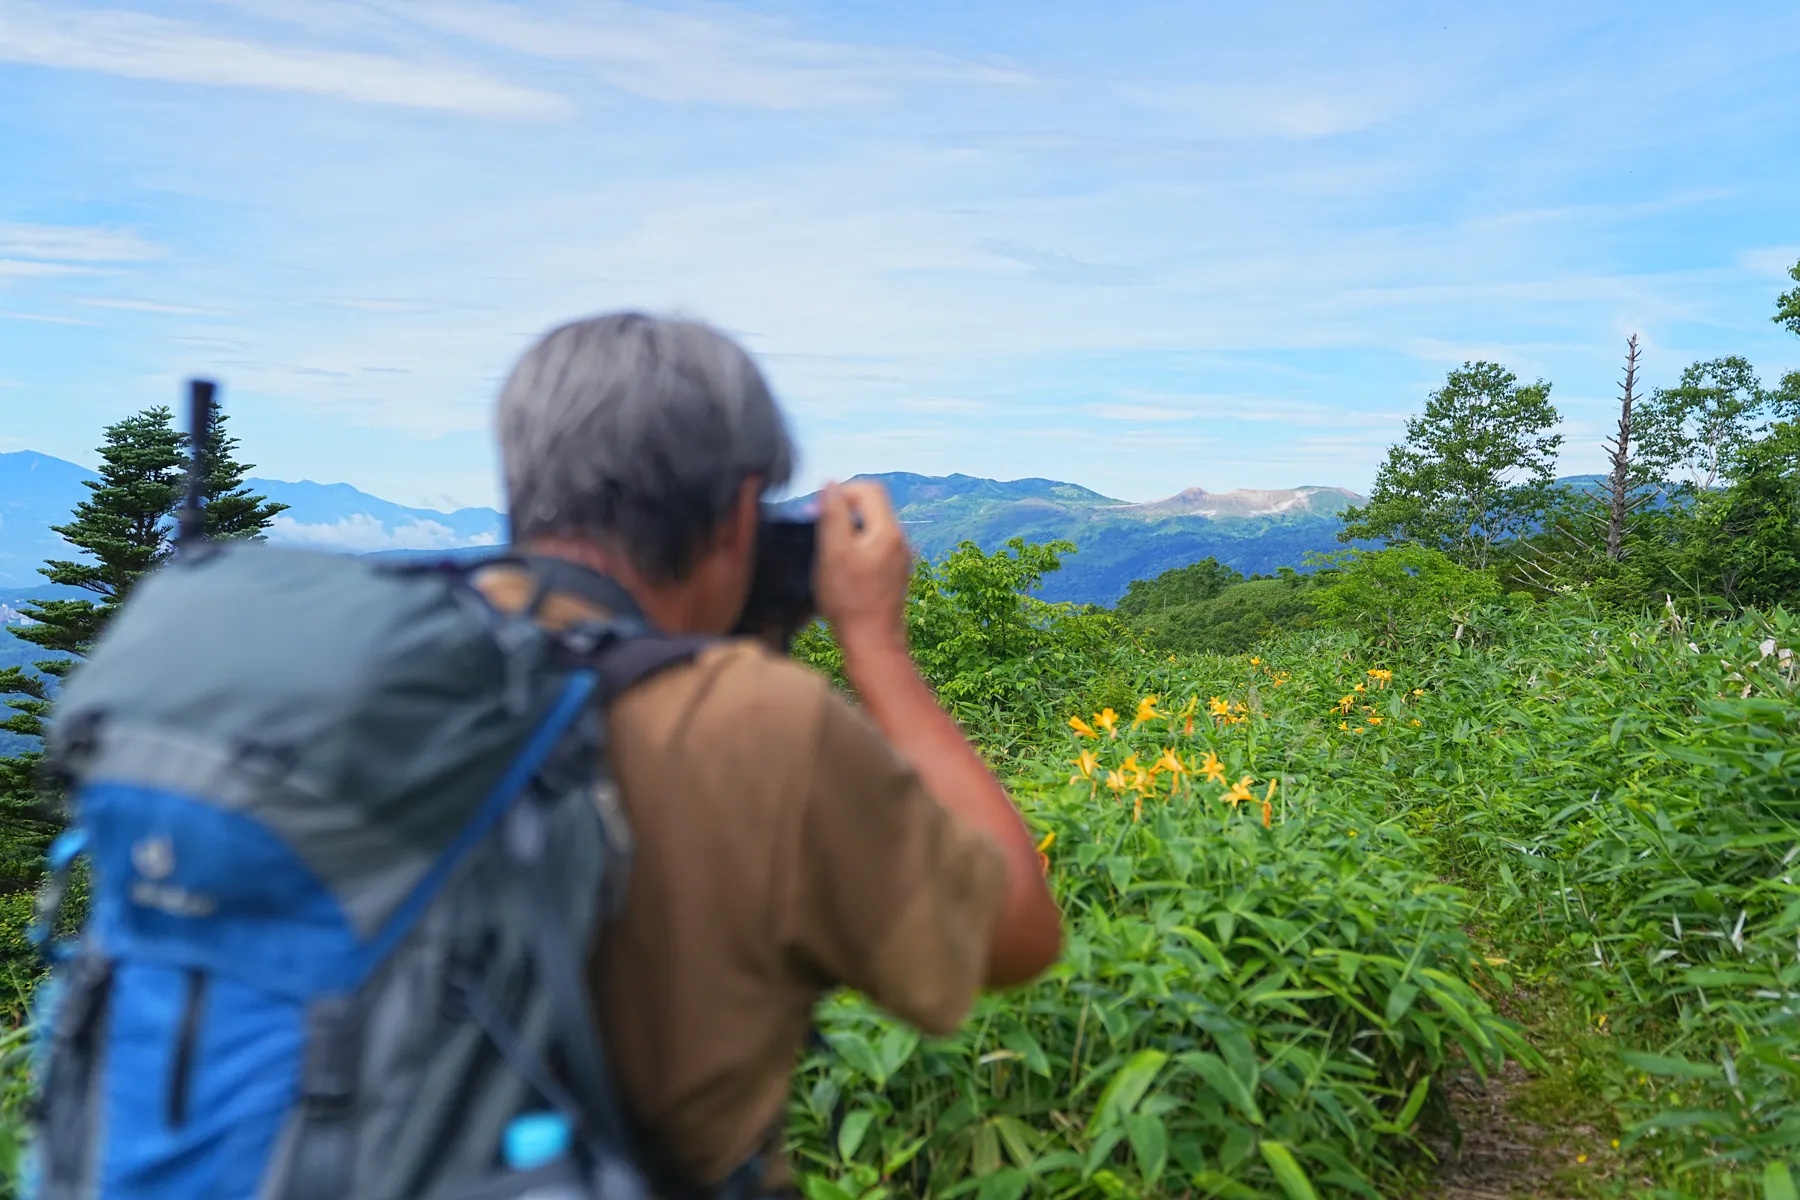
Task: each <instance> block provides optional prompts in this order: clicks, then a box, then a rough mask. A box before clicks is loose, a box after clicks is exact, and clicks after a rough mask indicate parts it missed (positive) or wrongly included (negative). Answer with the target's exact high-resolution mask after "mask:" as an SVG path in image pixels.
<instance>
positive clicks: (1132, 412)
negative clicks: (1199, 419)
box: [1088, 404, 1194, 421]
mask: <svg viewBox="0 0 1800 1200" xmlns="http://www.w3.org/2000/svg"><path fill="white" fill-rule="evenodd" d="M1088 412H1089V413H1090V414H1092V415H1093V416H1095V417H1098V418H1099V419H1100V420H1102V421H1186V420H1190V419H1191V418H1192V417H1193V416H1194V414H1193V413H1192V412H1184V411H1183V410H1181V409H1179V408H1164V407H1160V406H1158V405H1154V404H1096V405H1094V406H1093V407H1092V408H1090V409H1088Z"/></svg>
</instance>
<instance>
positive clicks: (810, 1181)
mask: <svg viewBox="0 0 1800 1200" xmlns="http://www.w3.org/2000/svg"><path fill="white" fill-rule="evenodd" d="M800 1190H801V1191H803V1192H805V1193H806V1200H856V1197H855V1195H853V1194H852V1193H850V1192H847V1191H845V1190H844V1189H843V1188H841V1187H839V1186H838V1185H837V1184H835V1183H833V1182H831V1180H829V1179H827V1178H825V1177H824V1176H823V1175H808V1176H807V1177H806V1178H805V1179H803V1180H802V1181H801V1183H800Z"/></svg>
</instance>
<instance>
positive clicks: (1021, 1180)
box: [975, 1167, 1031, 1200]
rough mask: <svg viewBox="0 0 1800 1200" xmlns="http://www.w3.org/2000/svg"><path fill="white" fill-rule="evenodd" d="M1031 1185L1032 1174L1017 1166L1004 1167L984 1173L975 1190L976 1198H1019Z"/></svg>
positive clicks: (1006, 1199)
mask: <svg viewBox="0 0 1800 1200" xmlns="http://www.w3.org/2000/svg"><path fill="white" fill-rule="evenodd" d="M1030 1186H1031V1176H1029V1175H1027V1174H1026V1173H1025V1172H1023V1171H1021V1170H1019V1168H1017V1167H1002V1168H1001V1169H1000V1170H998V1171H995V1172H994V1173H993V1174H991V1175H984V1176H982V1179H981V1186H980V1188H978V1189H977V1190H976V1192H975V1197H976V1200H1019V1197H1020V1196H1023V1195H1024V1194H1025V1190H1026V1189H1027V1188H1029V1187H1030Z"/></svg>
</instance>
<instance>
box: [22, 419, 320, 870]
mask: <svg viewBox="0 0 1800 1200" xmlns="http://www.w3.org/2000/svg"><path fill="white" fill-rule="evenodd" d="M209 429H210V433H209V436H208V438H207V442H206V446H205V447H204V448H203V450H202V452H201V453H202V459H201V461H202V464H203V466H204V467H205V469H206V486H205V488H204V491H203V499H204V502H205V505H206V518H207V519H206V527H207V532H208V534H209V535H211V536H214V537H219V538H234V539H248V538H256V539H260V536H261V534H262V531H263V530H264V529H266V528H267V527H268V525H269V523H270V521H271V520H273V519H274V517H275V515H276V514H277V513H279V512H281V511H282V510H283V509H285V508H286V505H282V504H275V503H271V502H269V501H268V500H267V499H266V498H265V497H263V496H259V495H257V494H255V493H254V492H253V491H252V490H251V489H250V488H249V487H247V486H246V485H245V482H244V480H245V476H246V475H247V474H248V473H249V471H250V470H251V465H250V464H248V463H240V462H239V461H238V460H237V457H236V452H237V446H238V443H237V440H236V439H235V438H233V437H231V436H230V435H229V434H228V433H227V432H226V430H225V424H224V417H223V414H221V413H220V412H219V410H218V406H217V404H216V402H215V404H214V409H213V419H212V422H211V424H210V427H209ZM188 446H189V439H188V437H187V435H185V434H183V433H181V432H180V431H179V430H177V429H176V428H175V427H174V421H173V415H172V414H171V412H170V410H169V409H168V408H166V407H162V406H158V407H155V408H148V409H145V410H144V411H142V412H140V413H137V414H135V415H133V416H130V417H126V418H125V419H124V420H122V421H119V422H117V423H116V424H113V425H110V426H108V427H107V429H106V433H105V437H104V440H103V441H102V443H101V446H100V458H101V466H100V472H99V475H100V477H99V478H98V479H96V480H87V481H85V482H86V484H87V487H88V488H89V489H90V491H91V493H92V494H91V495H89V496H88V498H87V499H85V500H83V501H81V502H80V503H79V504H77V505H76V506H75V511H74V513H73V514H72V515H71V517H70V519H69V521H68V522H67V523H65V524H62V525H54V526H52V527H51V528H52V530H53V531H54V532H56V533H58V534H60V535H62V538H63V540H64V541H66V542H68V543H69V544H70V545H71V546H74V547H75V548H76V549H78V550H83V551H86V555H85V556H84V557H83V558H81V559H67V560H65V559H52V560H50V561H49V562H47V563H45V564H44V566H42V567H40V568H39V573H40V574H42V575H43V576H44V577H45V578H47V579H48V580H49V581H50V582H52V583H56V584H61V585H63V586H65V587H74V588H80V589H82V590H83V591H87V592H91V593H93V595H94V599H78V600H36V601H32V602H31V603H29V604H27V605H26V606H25V608H24V616H25V617H26V618H27V619H28V621H29V622H30V623H29V624H23V625H17V626H14V627H13V628H12V632H13V634H14V635H15V636H17V637H19V638H22V639H23V640H25V641H28V642H32V643H35V644H36V645H38V646H41V647H43V648H44V649H45V650H47V651H49V652H51V653H52V654H54V655H56V657H54V658H46V659H44V660H42V661H39V662H37V663H35V664H33V665H34V667H35V669H36V670H35V673H33V672H32V671H28V670H26V669H24V668H20V667H12V668H8V669H7V670H4V671H0V696H7V697H9V699H8V700H7V701H6V705H7V707H8V708H10V709H12V710H13V711H12V715H11V716H10V717H8V718H7V719H6V720H4V721H0V729H3V730H6V731H7V732H9V733H16V734H22V735H24V736H27V737H33V738H41V737H42V736H43V733H44V722H45V719H46V718H47V717H48V716H49V712H50V705H51V700H52V687H53V685H52V684H51V682H50V680H51V679H54V678H57V677H61V676H63V675H66V674H68V673H69V671H70V670H72V669H73V668H74V666H75V665H76V663H77V662H79V661H80V657H81V656H83V655H85V654H86V653H87V652H88V651H89V649H90V648H91V647H92V646H93V643H94V640H95V639H96V638H97V637H98V636H99V634H100V630H101V628H102V627H103V626H104V625H105V623H106V619H107V618H108V617H109V616H110V615H111V614H112V612H113V610H114V609H116V608H117V607H118V606H119V605H120V604H122V603H123V602H124V601H125V598H126V597H127V596H128V595H129V594H130V592H131V588H132V586H133V585H134V584H135V583H136V582H137V581H138V579H140V578H141V577H142V576H143V575H144V574H145V573H146V572H148V571H150V570H152V569H153V568H155V567H156V566H157V565H158V564H159V563H161V562H162V561H163V560H164V559H165V558H167V557H168V554H169V552H170V549H171V536H172V534H173V532H174V520H173V517H174V513H175V510H176V508H177V506H178V505H179V504H180V502H181V497H182V492H183V486H184V482H185V478H186V471H187V464H188ZM41 760H42V753H41V751H37V750H33V751H27V752H26V753H24V754H20V755H16V756H14V757H11V758H0V829H3V831H4V832H3V835H0V891H6V890H12V889H16V888H18V887H21V886H25V885H27V884H28V883H29V882H30V881H31V879H32V877H34V876H35V874H36V872H37V865H38V863H39V862H40V861H41V856H42V851H43V848H44V846H45V845H46V844H47V843H48V841H49V839H50V838H51V837H53V836H54V835H55V832H56V829H57V828H58V826H59V824H60V822H59V819H58V816H57V814H55V813H54V812H53V811H51V809H50V807H49V806H47V805H46V803H45V801H46V800H47V799H52V798H49V797H45V796H43V795H41V794H40V793H39V788H38V779H37V773H38V765H39V763H40V762H41Z"/></svg>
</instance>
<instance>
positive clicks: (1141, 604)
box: [1113, 558, 1244, 621]
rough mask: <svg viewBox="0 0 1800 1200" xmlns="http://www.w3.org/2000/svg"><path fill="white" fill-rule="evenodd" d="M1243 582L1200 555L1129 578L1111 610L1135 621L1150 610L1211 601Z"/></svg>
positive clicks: (1225, 567) (1235, 574)
mask: <svg viewBox="0 0 1800 1200" xmlns="http://www.w3.org/2000/svg"><path fill="white" fill-rule="evenodd" d="M1242 582H1244V577H1243V575H1241V574H1239V573H1238V572H1237V571H1234V570H1232V569H1231V568H1230V567H1228V566H1226V565H1225V564H1224V563H1221V562H1220V561H1219V560H1218V559H1216V558H1203V559H1201V560H1200V561H1199V562H1197V563H1189V564H1188V565H1187V566H1185V567H1173V568H1171V569H1169V570H1167V571H1164V572H1163V573H1162V574H1160V575H1158V576H1157V577H1156V578H1155V579H1134V580H1132V581H1131V583H1130V585H1129V586H1127V587H1126V589H1125V595H1124V596H1123V597H1122V598H1121V599H1120V600H1119V603H1118V604H1117V605H1116V606H1114V608H1113V611H1114V612H1115V613H1117V614H1118V616H1119V619H1120V620H1124V621H1135V620H1137V619H1139V618H1142V617H1144V616H1146V615H1148V614H1150V613H1153V612H1167V611H1168V610H1170V609H1175V608H1185V607H1186V606H1188V605H1191V604H1194V603H1197V602H1199V601H1202V600H1211V599H1213V598H1214V597H1216V596H1217V595H1218V594H1219V593H1220V592H1223V591H1224V590H1225V589H1226V588H1228V587H1230V586H1231V585H1232V584H1234V583H1242Z"/></svg>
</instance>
